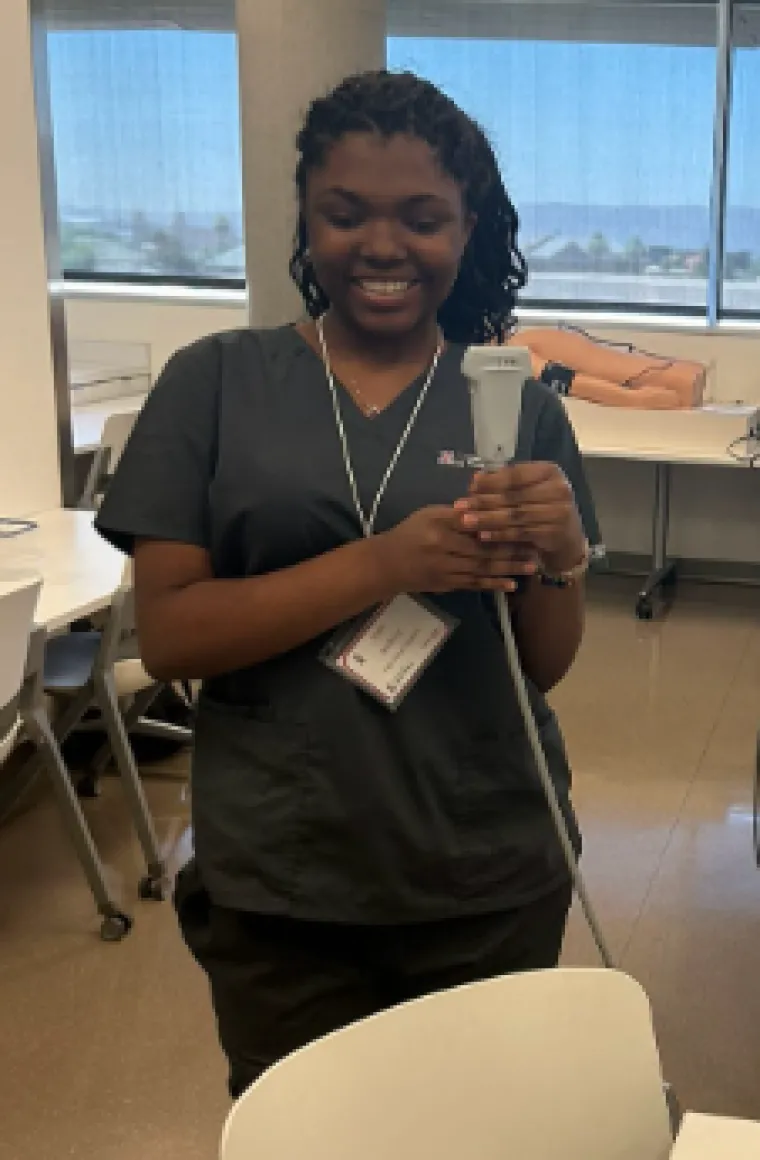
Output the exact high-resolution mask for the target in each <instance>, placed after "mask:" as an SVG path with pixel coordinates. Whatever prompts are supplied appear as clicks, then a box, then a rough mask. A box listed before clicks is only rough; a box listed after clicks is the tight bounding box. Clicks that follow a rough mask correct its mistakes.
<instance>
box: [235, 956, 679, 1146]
mask: <svg viewBox="0 0 760 1160" xmlns="http://www.w3.org/2000/svg"><path fill="white" fill-rule="evenodd" d="M671 1146H672V1139H671V1135H670V1129H669V1120H668V1110H667V1106H666V1102H665V1098H664V1095H663V1088H662V1076H661V1069H660V1061H659V1057H658V1053H657V1047H656V1044H655V1040H654V1035H653V1031H652V1020H651V1012H650V1008H649V1003H648V1000H647V997H646V995H645V994H644V992H643V991H642V989H641V988H640V987H639V985H638V984H637V983H635V982H634V981H633V980H632V979H630V978H629V977H628V976H626V975H623V974H620V973H618V972H615V971H609V970H555V971H542V972H535V973H531V974H523V975H513V976H508V977H504V978H499V979H494V980H491V981H488V982H483V983H477V984H474V985H472V986H468V987H461V988H457V989H455V990H452V991H445V992H441V993H439V994H435V995H430V996H428V997H427V998H424V999H420V1000H418V1001H417V1002H414V1003H409V1004H406V1005H404V1006H402V1007H397V1008H394V1009H391V1010H389V1011H386V1012H384V1013H382V1014H380V1015H377V1016H374V1017H373V1018H371V1019H368V1020H365V1021H363V1022H360V1023H356V1024H354V1025H353V1026H351V1027H348V1028H346V1029H345V1030H343V1031H338V1032H336V1033H335V1034H333V1035H330V1036H327V1037H326V1038H325V1039H322V1040H320V1041H318V1042H317V1043H314V1044H312V1045H311V1046H309V1047H306V1048H304V1049H303V1050H301V1051H299V1052H296V1053H295V1054H293V1055H291V1056H290V1057H289V1058H287V1059H285V1060H283V1061H282V1062H281V1063H279V1064H278V1065H276V1066H275V1067H274V1068H272V1069H271V1070H270V1071H268V1072H267V1073H265V1075H264V1076H263V1077H262V1078H261V1079H260V1080H259V1082H258V1083H257V1084H255V1085H254V1086H253V1087H252V1088H251V1089H250V1090H249V1091H248V1092H247V1093H246V1094H245V1095H244V1096H243V1097H242V1099H240V1100H239V1101H238V1103H237V1104H236V1106H235V1107H234V1108H233V1110H232V1112H231V1113H230V1116H229V1119H228V1121H227V1125H226V1128H225V1132H224V1136H223V1139H222V1146H221V1157H222V1160H251V1157H255V1158H256V1160H304V1158H305V1157H308V1160H357V1158H358V1157H360V1158H361V1160H463V1158H464V1157H477V1160H505V1157H515V1158H518V1157H519V1160H665V1158H666V1157H667V1156H668V1155H669V1152H670V1148H671Z"/></svg>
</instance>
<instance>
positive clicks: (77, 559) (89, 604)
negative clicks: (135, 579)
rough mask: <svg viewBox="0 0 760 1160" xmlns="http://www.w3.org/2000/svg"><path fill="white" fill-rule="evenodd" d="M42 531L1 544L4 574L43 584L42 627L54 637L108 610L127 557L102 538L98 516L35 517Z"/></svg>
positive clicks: (55, 513) (58, 512)
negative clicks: (35, 579)
mask: <svg viewBox="0 0 760 1160" xmlns="http://www.w3.org/2000/svg"><path fill="white" fill-rule="evenodd" d="M32 518H33V519H34V520H35V522H36V523H37V525H38V527H37V528H36V529H35V530H34V531H30V532H23V533H22V534H21V535H19V536H14V537H12V538H10V539H0V578H2V575H3V571H4V570H5V571H8V572H11V573H16V574H18V573H19V572H27V573H32V574H34V575H38V576H40V577H41V579H42V591H41V593H40V599H39V603H38V605H37V611H36V614H35V620H36V623H37V624H39V625H41V626H44V627H45V628H46V629H47V631H48V632H49V633H54V632H60V631H61V630H63V629H65V628H67V627H68V626H69V625H70V624H71V622H72V621H74V620H78V619H80V618H82V617H86V616H90V615H92V613H94V612H100V611H102V610H103V609H104V608H108V606H109V605H110V603H111V599H112V597H113V594H114V592H115V591H116V589H117V588H118V587H119V584H120V583H121V577H122V573H123V570H124V557H123V556H122V555H121V554H120V553H119V552H117V551H116V549H115V548H112V547H111V545H110V544H107V543H106V541H105V540H103V539H101V537H100V536H99V535H98V533H97V532H96V531H95V528H94V527H93V513H92V512H85V511H69V510H67V509H64V508H55V509H53V510H51V511H46V512H41V513H40V514H37V515H34V516H33V517H32Z"/></svg>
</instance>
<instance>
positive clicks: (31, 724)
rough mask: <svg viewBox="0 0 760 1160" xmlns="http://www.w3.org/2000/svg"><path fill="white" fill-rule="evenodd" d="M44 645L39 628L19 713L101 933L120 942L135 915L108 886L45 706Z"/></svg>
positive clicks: (27, 669) (31, 651)
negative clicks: (123, 907)
mask: <svg viewBox="0 0 760 1160" xmlns="http://www.w3.org/2000/svg"><path fill="white" fill-rule="evenodd" d="M44 649H45V634H44V632H43V631H42V630H38V631H37V632H35V633H33V635H32V639H31V641H30V645H29V656H28V659H27V668H26V676H25V678H24V685H23V687H22V690H21V697H20V701H19V715H20V717H21V719H22V721H23V723H24V727H25V729H26V731H27V733H28V735H29V738H30V740H31V741H32V742H33V744H34V745H35V746H36V748H37V751H38V753H39V755H40V758H41V761H42V764H43V766H44V769H45V771H46V772H47V773H48V775H49V777H50V780H51V783H52V786H53V792H54V793H55V797H56V800H57V803H58V808H59V810H60V812H61V818H62V820H63V824H64V826H65V828H66V831H67V832H68V835H69V838H70V839H71V843H72V845H73V847H74V850H75V851H76V855H77V857H78V858H79V862H80V865H81V867H82V869H83V871H84V874H85V877H86V879H87V882H88V885H89V887H90V890H91V891H92V894H93V897H94V899H95V905H96V906H97V908H98V913H99V914H100V915H101V916H102V918H103V922H102V924H101V927H100V937H101V938H102V939H103V940H104V941H105V942H119V941H120V940H121V939H122V938H124V936H125V935H126V934H128V933H129V930H130V928H131V926H132V919H131V918H130V917H129V915H128V914H125V913H124V912H123V911H122V910H121V908H120V907H119V906H118V904H117V902H116V901H115V899H114V898H113V896H112V895H111V892H110V891H109V889H108V885H107V883H106V878H105V871H104V869H103V863H102V862H101V860H100V855H99V854H98V851H97V849H96V847H95V843H94V841H93V839H92V834H91V833H90V829H89V826H88V825H87V819H86V818H85V816H84V814H83V813H82V807H81V806H80V804H79V801H78V798H77V794H76V790H75V789H74V786H73V785H72V782H71V777H70V775H69V771H68V768H67V766H66V762H65V761H64V759H63V754H62V753H61V749H60V746H59V744H58V740H57V738H56V736H55V733H54V732H53V727H52V725H51V724H50V719H49V718H48V715H47V711H46V709H45V705H44V701H43V694H42V666H43V661H44Z"/></svg>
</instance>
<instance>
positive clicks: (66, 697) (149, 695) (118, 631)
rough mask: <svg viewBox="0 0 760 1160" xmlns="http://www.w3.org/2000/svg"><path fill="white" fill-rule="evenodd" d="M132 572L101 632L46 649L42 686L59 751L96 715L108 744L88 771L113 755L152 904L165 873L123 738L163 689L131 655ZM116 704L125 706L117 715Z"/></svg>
mask: <svg viewBox="0 0 760 1160" xmlns="http://www.w3.org/2000/svg"><path fill="white" fill-rule="evenodd" d="M131 571H132V570H131V564H130V563H128V564H127V565H126V566H125V569H124V575H123V578H122V584H121V586H120V588H119V589H118V590H117V592H116V593H115V594H114V598H113V601H112V603H111V608H110V611H109V615H108V620H107V622H106V624H105V626H104V628H103V629H102V631H83V632H71V633H67V634H65V635H63V636H58V637H53V638H52V639H51V640H49V641H48V643H47V647H46V650H45V665H44V675H43V685H44V690H45V693H46V694H47V695H48V696H51V697H53V699H54V700H56V701H58V702H59V703H60V704H61V705H62V708H61V712H60V714H59V715H58V716H57V717H56V720H55V725H54V731H55V736H56V739H57V741H58V742H59V744H60V743H62V742H63V741H65V739H66V738H67V737H68V736H69V734H70V733H71V732H72V731H73V730H74V729H76V728H77V727H78V726H79V725H80V724H81V723H82V721H83V719H84V717H85V714H86V713H88V711H89V710H91V709H92V708H96V709H98V710H99V713H100V721H101V723H102V725H103V726H104V727H105V731H106V734H107V737H108V743H107V745H105V746H103V747H102V748H101V750H100V751H99V753H98V754H96V756H95V759H94V761H93V763H92V769H93V770H94V772H95V773H97V772H98V771H100V770H102V769H103V768H104V766H105V765H106V764H107V762H108V760H109V759H110V757H111V755H113V757H114V759H115V762H116V766H117V769H118V771H119V774H120V776H121V780H122V784H123V787H124V791H125V794H126V796H127V801H128V804H129V808H130V811H131V814H132V820H133V822H134V825H135V829H136V831H137V836H138V839H139V841H140V845H141V846H142V849H143V853H144V855H145V860H146V863H147V871H148V872H147V874H146V875H145V877H143V878H142V879H141V880H140V884H139V893H140V897H141V898H144V899H154V900H156V901H159V900H161V899H163V897H164V895H165V888H166V867H165V865H164V862H163V859H162V857H161V853H160V849H159V843H158V837H157V835H156V831H155V826H154V824H153V820H152V818H151V815H150V810H149V807H148V803H147V800H146V798H145V794H144V792H143V788H142V783H141V781H140V775H139V772H138V769H137V765H136V762H135V758H134V754H133V752H132V747H131V745H130V743H129V735H128V731H129V729H130V727H131V726H133V725H134V724H136V723H137V722H138V721H139V720H141V718H142V714H143V712H144V711H145V710H146V709H147V708H148V707H149V705H150V703H151V702H152V701H153V700H155V698H156V696H157V695H158V693H159V692H160V691H161V689H162V688H163V685H161V684H160V683H159V682H157V681H154V679H153V678H152V677H151V676H150V675H149V674H148V673H147V672H146V670H145V669H144V668H143V665H142V663H141V662H140V660H139V658H138V655H137V640H136V632H135V625H134V610H133V594H132V587H131ZM120 700H122V701H124V700H128V701H129V702H130V703H129V704H128V706H127V707H126V709H125V711H124V712H123V713H122V709H121V706H120ZM175 728H177V732H181V733H182V734H183V737H184V739H187V737H189V735H190V733H189V730H179V728H178V727H175ZM185 735H187V737H185Z"/></svg>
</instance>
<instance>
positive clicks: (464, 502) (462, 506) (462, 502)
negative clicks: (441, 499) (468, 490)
mask: <svg viewBox="0 0 760 1160" xmlns="http://www.w3.org/2000/svg"><path fill="white" fill-rule="evenodd" d="M469 508H470V501H469V500H468V499H458V500H457V501H456V503H455V504H454V511H457V512H466V511H469Z"/></svg>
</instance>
